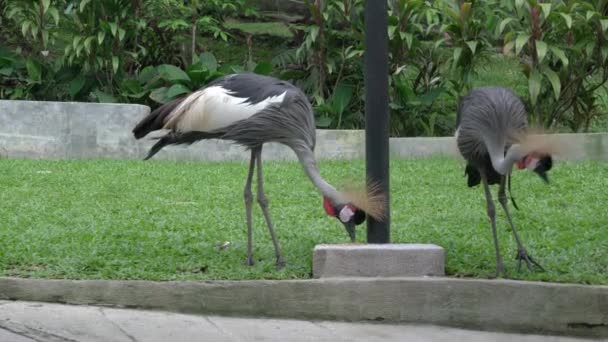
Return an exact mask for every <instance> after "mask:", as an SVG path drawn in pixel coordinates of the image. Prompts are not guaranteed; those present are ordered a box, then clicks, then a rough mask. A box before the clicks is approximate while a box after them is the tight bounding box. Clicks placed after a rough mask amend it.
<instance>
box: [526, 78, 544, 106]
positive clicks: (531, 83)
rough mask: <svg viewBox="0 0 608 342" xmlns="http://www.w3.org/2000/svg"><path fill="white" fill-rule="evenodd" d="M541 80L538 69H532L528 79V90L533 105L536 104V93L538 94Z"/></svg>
mask: <svg viewBox="0 0 608 342" xmlns="http://www.w3.org/2000/svg"><path fill="white" fill-rule="evenodd" d="M541 81H542V78H541V74H540V73H539V72H538V70H536V69H532V71H531V72H530V78H529V79H528V90H529V92H530V102H531V103H532V105H533V106H535V105H536V101H537V100H538V94H540V86H541Z"/></svg>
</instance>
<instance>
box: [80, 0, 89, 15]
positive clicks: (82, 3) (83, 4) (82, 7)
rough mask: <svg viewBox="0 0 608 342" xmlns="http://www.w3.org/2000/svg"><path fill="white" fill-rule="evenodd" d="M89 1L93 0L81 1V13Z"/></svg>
mask: <svg viewBox="0 0 608 342" xmlns="http://www.w3.org/2000/svg"><path fill="white" fill-rule="evenodd" d="M89 2H91V0H82V1H81V2H80V8H79V9H80V13H82V11H84V7H85V6H86V5H87V4H88V3H89Z"/></svg>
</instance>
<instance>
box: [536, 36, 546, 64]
mask: <svg viewBox="0 0 608 342" xmlns="http://www.w3.org/2000/svg"><path fill="white" fill-rule="evenodd" d="M536 54H537V56H538V61H539V62H542V61H543V59H544V58H545V56H546V55H547V43H545V42H543V41H542V40H537V41H536Z"/></svg>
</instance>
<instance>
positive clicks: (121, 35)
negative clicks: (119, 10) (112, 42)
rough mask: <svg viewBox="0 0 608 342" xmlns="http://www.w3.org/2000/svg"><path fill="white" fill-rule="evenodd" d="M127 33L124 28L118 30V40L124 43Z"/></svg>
mask: <svg viewBox="0 0 608 342" xmlns="http://www.w3.org/2000/svg"><path fill="white" fill-rule="evenodd" d="M125 33H127V32H126V31H125V30H123V29H122V28H118V40H119V41H122V40H123V38H124V37H125Z"/></svg>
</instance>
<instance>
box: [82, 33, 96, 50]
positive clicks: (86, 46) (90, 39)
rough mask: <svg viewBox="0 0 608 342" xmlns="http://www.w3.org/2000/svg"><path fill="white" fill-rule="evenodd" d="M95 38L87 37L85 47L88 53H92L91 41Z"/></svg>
mask: <svg viewBox="0 0 608 342" xmlns="http://www.w3.org/2000/svg"><path fill="white" fill-rule="evenodd" d="M93 40H95V37H94V36H90V37H87V39H85V40H84V49H85V50H86V51H87V53H88V54H90V53H91V43H92V42H93Z"/></svg>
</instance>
